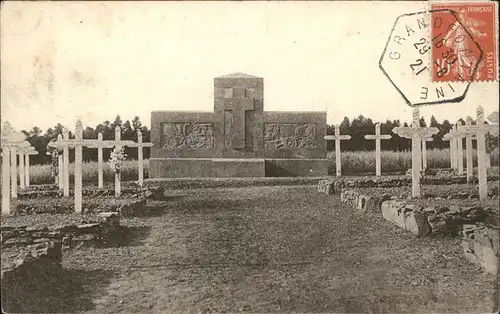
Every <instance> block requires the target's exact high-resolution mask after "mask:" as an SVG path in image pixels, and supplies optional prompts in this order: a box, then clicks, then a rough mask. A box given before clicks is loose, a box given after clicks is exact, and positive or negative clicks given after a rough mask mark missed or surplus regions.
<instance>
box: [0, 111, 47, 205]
mask: <svg viewBox="0 0 500 314" xmlns="http://www.w3.org/2000/svg"><path fill="white" fill-rule="evenodd" d="M25 139H26V135H25V134H24V133H22V132H16V131H14V129H13V128H12V127H11V125H10V123H9V122H7V121H6V122H5V124H4V128H3V131H2V137H1V147H2V215H9V214H10V201H11V198H13V199H15V198H17V177H18V176H17V174H18V171H17V156H19V187H20V188H21V189H23V188H25V187H27V186H29V185H30V163H29V156H30V155H37V154H38V152H37V151H35V148H34V147H32V146H30V143H29V142H27V141H25Z"/></svg>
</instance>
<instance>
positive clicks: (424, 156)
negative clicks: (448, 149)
mask: <svg viewBox="0 0 500 314" xmlns="http://www.w3.org/2000/svg"><path fill="white" fill-rule="evenodd" d="M432 141H433V138H432V137H428V138H426V139H423V140H422V170H424V171H425V169H427V142H432Z"/></svg>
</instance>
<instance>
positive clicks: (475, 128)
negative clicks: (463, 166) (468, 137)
mask: <svg viewBox="0 0 500 314" xmlns="http://www.w3.org/2000/svg"><path fill="white" fill-rule="evenodd" d="M476 116H477V117H476V125H465V126H461V127H460V132H461V133H462V134H467V133H474V134H476V139H477V168H478V169H477V172H478V181H479V200H481V201H485V200H487V199H488V186H487V175H486V139H485V136H486V134H487V133H489V132H491V131H497V132H498V125H485V124H484V109H483V107H482V106H478V107H477V110H476Z"/></svg>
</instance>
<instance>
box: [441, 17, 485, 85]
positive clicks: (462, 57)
mask: <svg viewBox="0 0 500 314" xmlns="http://www.w3.org/2000/svg"><path fill="white" fill-rule="evenodd" d="M458 18H459V19H460V22H461V23H462V25H463V26H464V27H458V26H459V22H458V21H456V22H455V24H454V25H453V26H452V27H450V31H449V32H448V33H447V34H446V35H445V37H444V41H445V46H446V47H448V48H449V49H450V51H453V53H454V54H455V56H456V58H457V62H458V67H452V73H453V74H454V75H460V77H462V78H465V77H467V76H469V77H470V76H471V75H472V72H473V71H474V65H475V64H476V63H477V57H476V56H474V55H470V47H469V42H468V41H467V40H466V38H467V35H468V34H467V31H466V29H467V30H468V31H469V32H470V33H471V35H472V36H474V37H475V38H477V39H481V38H484V37H486V33H482V32H481V31H480V30H479V29H478V28H477V27H478V26H484V25H485V22H484V21H480V20H476V19H473V18H471V17H469V16H467V13H466V11H465V9H460V11H459V13H458ZM482 67H483V64H482V63H479V66H478V68H477V71H476V78H478V77H480V73H481V68H482Z"/></svg>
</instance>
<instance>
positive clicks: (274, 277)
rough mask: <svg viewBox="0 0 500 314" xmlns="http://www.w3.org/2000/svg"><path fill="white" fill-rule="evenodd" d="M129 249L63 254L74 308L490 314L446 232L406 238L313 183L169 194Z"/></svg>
mask: <svg viewBox="0 0 500 314" xmlns="http://www.w3.org/2000/svg"><path fill="white" fill-rule="evenodd" d="M169 195H171V199H170V200H168V201H166V202H162V203H159V202H158V203H156V204H155V205H156V207H157V208H158V209H159V211H158V212H157V213H156V215H155V216H154V217H145V218H137V219H128V220H123V223H124V224H127V225H129V226H131V227H134V236H133V237H131V238H130V239H129V245H128V246H126V247H121V248H104V249H84V250H78V251H73V252H70V253H68V254H66V255H65V256H64V266H65V268H67V269H68V271H71V272H72V273H74V274H75V275H74V279H72V280H74V282H73V285H80V286H81V287H83V288H82V289H80V290H79V291H75V292H68V293H67V295H65V296H61V297H62V298H63V301H61V304H64V305H61V306H63V308H64V307H66V308H68V307H70V305H71V307H72V308H73V309H77V310H80V311H88V312H89V313H95V312H104V311H105V312H126V313H167V312H168V313H198V312H216V313H220V312H239V311H243V312H267V313H269V312H329V313H331V312H344V313H345V312H386V313H387V312H392V313H395V312H399V313H401V312H409V311H411V312H420V313H422V312H430V311H433V312H491V311H492V310H493V306H494V305H493V300H494V299H493V297H494V292H495V291H494V281H493V278H491V276H487V275H484V274H483V273H482V272H481V270H480V269H478V268H477V267H475V266H474V265H471V264H469V263H468V262H467V261H466V260H465V259H464V257H463V253H462V251H461V247H460V244H459V242H458V241H456V240H453V239H417V238H415V237H414V236H412V235H409V234H407V233H405V232H403V231H400V230H399V229H397V228H396V227H393V226H392V225H391V224H389V223H387V222H385V221H384V220H383V219H382V218H381V217H379V216H377V215H374V214H373V215H370V214H361V213H358V212H355V211H353V210H351V209H348V208H346V207H343V206H342V205H341V204H340V202H339V200H338V199H336V198H334V197H331V196H330V197H327V196H325V195H321V194H319V193H317V192H316V191H315V187H313V186H310V187H305V186H302V187H258V188H238V189H200V190H191V191H187V190H184V191H174V192H172V193H170V194H169Z"/></svg>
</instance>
